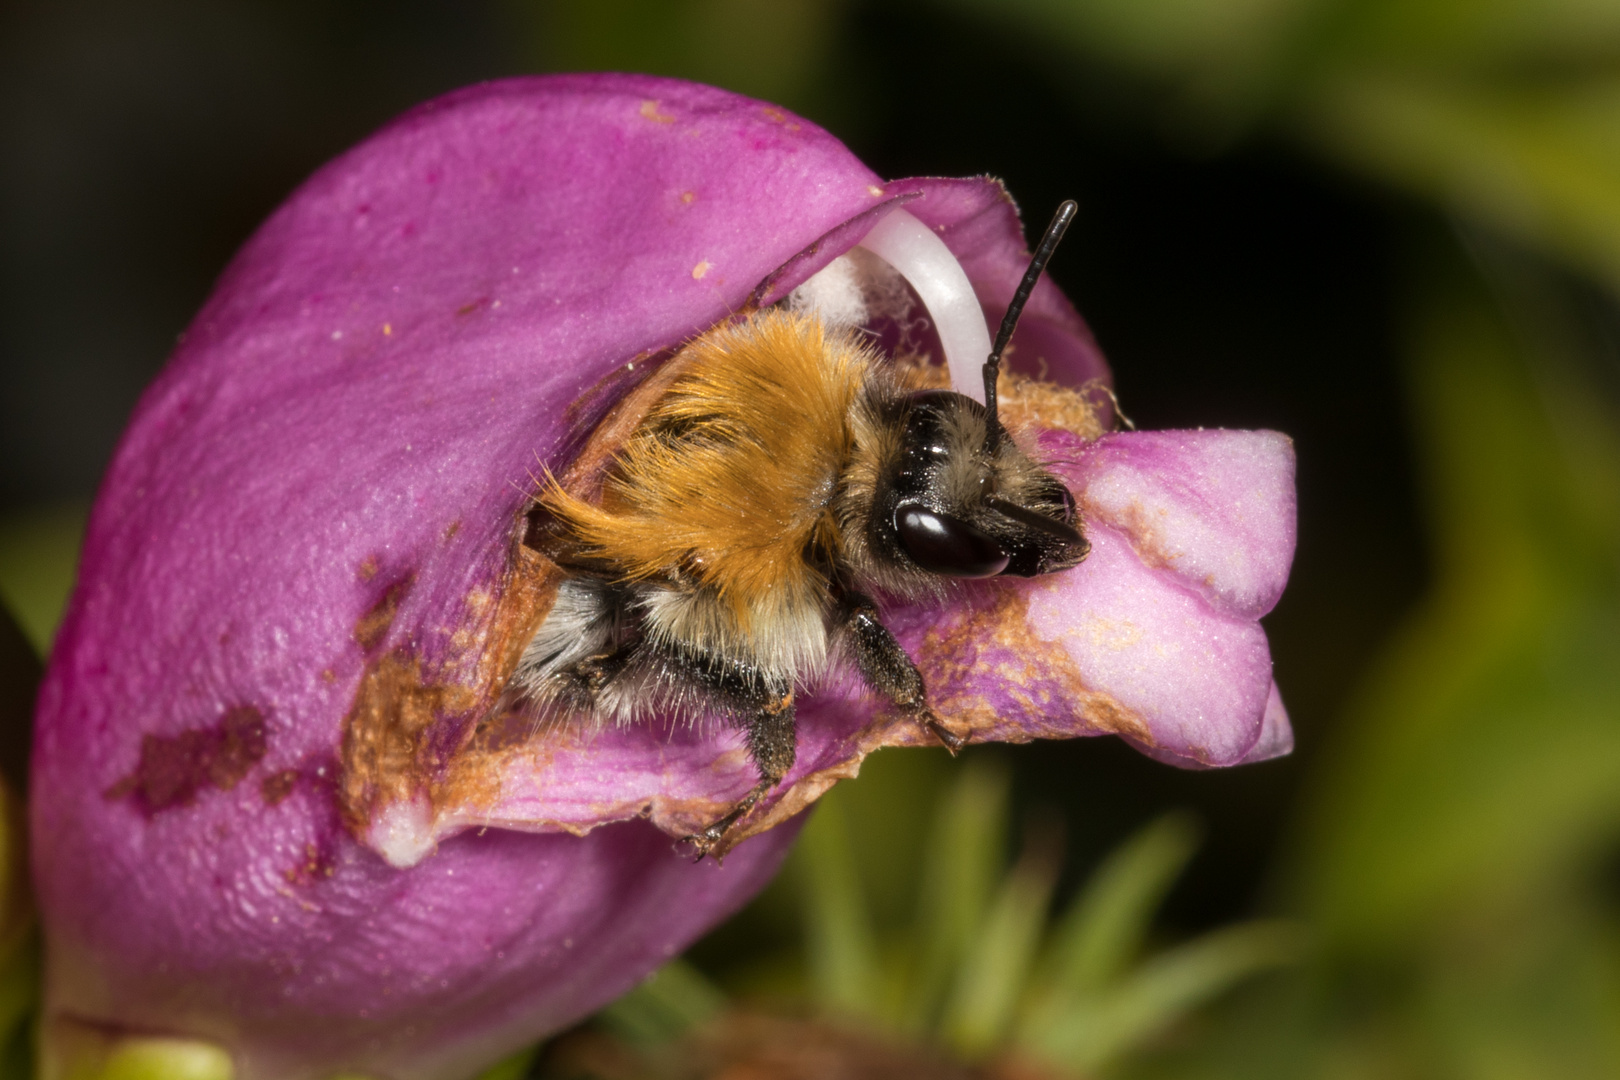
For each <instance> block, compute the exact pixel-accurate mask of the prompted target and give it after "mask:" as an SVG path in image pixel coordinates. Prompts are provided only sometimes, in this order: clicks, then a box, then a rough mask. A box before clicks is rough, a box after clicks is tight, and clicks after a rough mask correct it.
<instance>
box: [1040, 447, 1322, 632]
mask: <svg viewBox="0 0 1620 1080" xmlns="http://www.w3.org/2000/svg"><path fill="white" fill-rule="evenodd" d="M1049 445H1050V444H1049ZM1069 475H1071V476H1072V477H1073V479H1074V480H1075V482H1076V486H1077V487H1080V488H1084V490H1085V513H1086V520H1087V521H1088V522H1090V523H1092V524H1093V525H1107V526H1111V527H1113V528H1118V529H1123V530H1125V531H1126V532H1128V533H1129V534H1130V537H1131V544H1132V546H1133V547H1134V548H1135V549H1136V552H1137V555H1138V556H1139V557H1140V558H1141V559H1142V560H1143V562H1145V563H1147V564H1149V565H1152V566H1157V567H1162V568H1164V569H1166V570H1169V571H1171V572H1172V573H1173V574H1175V575H1176V577H1178V578H1179V579H1180V580H1181V581H1182V583H1183V584H1184V585H1186V586H1188V587H1191V588H1194V589H1197V590H1198V591H1200V592H1201V593H1203V594H1204V595H1205V597H1206V598H1207V599H1208V600H1209V601H1210V602H1211V603H1212V604H1214V605H1215V606H1216V607H1217V608H1219V609H1220V610H1222V611H1225V612H1229V613H1230V614H1233V615H1237V616H1242V617H1244V618H1249V619H1257V618H1259V617H1260V616H1262V615H1264V614H1266V613H1267V612H1268V611H1270V610H1271V609H1272V607H1274V606H1275V605H1276V603H1277V598H1278V597H1280V596H1281V595H1282V590H1283V586H1284V585H1285V584H1287V582H1288V569H1289V567H1290V565H1292V563H1293V561H1294V533H1295V515H1296V510H1295V505H1294V451H1293V444H1292V442H1291V441H1290V440H1289V438H1288V436H1286V435H1281V434H1278V433H1277V432H1275V431H1133V432H1129V433H1126V434H1120V435H1114V436H1111V437H1107V438H1103V439H1099V440H1097V442H1095V443H1093V444H1092V445H1091V446H1090V447H1087V448H1086V449H1085V451H1083V457H1082V464H1081V466H1080V468H1079V469H1078V470H1076V471H1074V472H1072V473H1070V474H1069Z"/></svg>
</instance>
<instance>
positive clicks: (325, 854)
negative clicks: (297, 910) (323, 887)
mask: <svg viewBox="0 0 1620 1080" xmlns="http://www.w3.org/2000/svg"><path fill="white" fill-rule="evenodd" d="M335 866H336V862H335V860H334V859H333V857H332V852H331V851H329V850H326V849H325V848H323V847H317V846H316V845H314V844H305V845H304V857H303V859H302V860H300V861H299V863H298V865H297V866H294V867H291V868H290V869H287V870H283V871H282V872H281V876H282V877H284V878H286V879H287V884H289V885H310V884H313V883H314V882H315V881H316V880H318V879H320V878H323V877H331V876H332V871H333V869H334V868H335Z"/></svg>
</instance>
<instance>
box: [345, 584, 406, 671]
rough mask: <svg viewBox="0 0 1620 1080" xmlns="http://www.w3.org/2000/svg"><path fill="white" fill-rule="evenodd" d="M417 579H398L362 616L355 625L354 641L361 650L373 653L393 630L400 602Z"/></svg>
mask: <svg viewBox="0 0 1620 1080" xmlns="http://www.w3.org/2000/svg"><path fill="white" fill-rule="evenodd" d="M415 580H416V579H415V578H414V577H413V576H406V577H402V578H399V579H397V580H396V581H394V583H393V584H391V585H389V586H388V588H386V589H384V590H383V594H382V596H381V597H380V598H379V599H378V600H377V602H376V603H375V604H373V605H371V609H370V610H369V611H367V612H366V613H365V614H364V615H362V616H360V621H359V622H357V623H355V624H354V640H355V641H357V642H359V643H360V648H361V649H362V650H364V651H365V652H371V651H372V650H373V649H375V648H376V647H377V646H378V645H381V644H382V643H383V639H384V638H386V637H387V636H388V631H389V630H390V629H392V628H393V625H394V616H395V614H397V613H398V611H399V605H400V601H402V600H404V599H405V596H406V594H407V593H409V592H410V591H411V585H412V583H413V582H414V581H415Z"/></svg>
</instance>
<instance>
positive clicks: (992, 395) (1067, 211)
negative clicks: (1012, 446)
mask: <svg viewBox="0 0 1620 1080" xmlns="http://www.w3.org/2000/svg"><path fill="white" fill-rule="evenodd" d="M1079 209H1080V207H1079V205H1078V204H1077V203H1076V202H1075V201H1074V200H1073V199H1064V200H1063V205H1062V206H1059V207H1058V208H1057V213H1056V214H1053V215H1052V224H1050V225H1048V226H1047V227H1046V235H1045V236H1043V237H1041V242H1040V245H1039V246H1038V247H1036V249H1035V254H1034V255H1033V256H1031V257H1030V260H1029V269H1028V270H1025V271H1024V280H1023V281H1020V282H1019V283H1018V291H1017V292H1015V293H1013V298H1012V303H1011V304H1008V305H1007V314H1005V315H1003V316H1002V317H1001V329H1000V330H997V331H996V343H995V345H994V346H992V347H991V349H990V358H989V359H988V360H986V361H985V362H984V409H985V412H986V413H988V414H989V432H988V439H987V442H988V443H989V445H990V447H992V448H994V447H995V446H996V444H997V443H999V442H1000V441H1001V418H1000V416H998V415H997V413H996V377H997V376H998V375H1000V374H1001V353H1002V351H1003V350H1004V349H1006V348H1007V342H1009V341H1011V340H1012V336H1013V330H1015V329H1016V328H1017V327H1018V317H1019V316H1020V315H1022V314H1023V313H1024V305H1025V304H1026V303H1028V302H1029V294H1030V293H1031V292H1032V291H1033V290H1034V288H1035V282H1036V281H1038V280H1039V279H1040V276H1041V271H1042V270H1045V269H1046V264H1047V262H1048V261H1049V260H1050V259H1051V258H1052V252H1054V251H1056V250H1057V246H1058V242H1059V241H1060V240H1062V239H1063V234H1064V233H1066V232H1068V231H1069V223H1070V222H1072V221H1073V220H1074V215H1075V213H1076V212H1077V211H1079Z"/></svg>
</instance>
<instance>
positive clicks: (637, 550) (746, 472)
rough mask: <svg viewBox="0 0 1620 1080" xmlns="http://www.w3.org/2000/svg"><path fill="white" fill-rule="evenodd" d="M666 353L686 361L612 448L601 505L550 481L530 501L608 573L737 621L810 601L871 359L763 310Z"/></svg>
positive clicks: (820, 330)
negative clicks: (694, 593) (687, 590)
mask: <svg viewBox="0 0 1620 1080" xmlns="http://www.w3.org/2000/svg"><path fill="white" fill-rule="evenodd" d="M671 363H676V364H680V365H682V367H683V368H684V370H682V371H681V373H680V374H679V375H678V376H677V377H676V379H675V381H674V382H673V383H672V385H671V387H670V389H669V390H668V392H667V393H666V394H665V395H664V397H663V398H662V399H661V400H660V401H659V402H658V403H657V404H656V405H655V406H654V407H653V408H652V410H651V411H650V412H649V413H648V415H647V417H646V418H645V419H644V420H643V421H642V422H641V424H640V425H639V426H638V427H637V429H636V430H635V432H634V433H633V434H632V435H631V437H630V439H629V441H628V443H627V444H626V445H625V447H624V449H623V450H622V451H621V452H620V453H619V455H618V460H617V462H616V464H615V467H614V472H613V473H612V475H611V476H610V477H609V478H608V481H607V484H606V486H605V488H604V490H603V494H602V500H601V504H600V505H592V504H590V503H588V502H585V501H584V500H582V499H579V498H576V497H574V496H572V495H569V494H567V493H566V492H564V491H562V489H561V488H559V487H557V486H556V485H554V484H553V485H552V486H551V487H550V488H549V489H548V490H547V491H546V492H545V493H544V495H543V496H542V500H541V501H542V502H543V503H544V505H545V506H546V507H547V509H548V510H550V511H551V512H552V513H553V514H555V515H556V516H557V518H558V519H559V521H560V522H561V523H563V524H564V526H565V527H566V528H567V529H568V531H569V532H570V534H571V535H572V538H573V540H574V541H575V542H576V543H578V544H579V545H580V553H581V554H582V555H584V556H585V557H587V558H589V559H591V560H592V561H594V562H597V563H599V564H603V565H604V568H605V569H606V570H607V572H609V573H611V574H613V575H615V576H617V577H619V578H620V579H622V580H649V579H665V578H673V579H674V580H676V581H685V582H688V583H690V585H694V586H699V587H703V588H706V589H710V590H713V592H714V593H715V594H716V595H717V596H718V598H719V599H720V601H721V602H722V604H723V606H724V607H725V608H726V609H728V610H729V611H730V613H731V615H732V618H733V619H734V620H735V623H736V629H737V630H741V631H744V632H746V631H747V629H748V628H749V627H750V626H751V625H752V624H753V623H754V622H755V621H756V620H757V619H760V618H766V619H768V618H771V617H773V616H775V615H778V614H783V613H786V612H787V611H788V610H790V609H794V608H800V609H802V607H803V606H804V605H807V604H809V605H816V606H818V607H819V606H820V604H821V603H822V597H823V596H824V595H825V590H826V582H825V580H824V579H823V574H822V570H821V569H819V568H818V566H817V563H818V562H819V563H822V564H825V563H826V562H828V561H830V560H831V559H832V558H834V557H836V554H837V550H838V545H839V542H840V541H839V537H838V529H837V525H836V523H835V522H834V520H833V517H832V514H831V512H830V510H829V508H828V506H829V501H830V500H831V499H832V497H833V495H834V493H835V490H836V488H837V485H838V482H839V477H840V473H841V471H842V470H843V468H844V467H845V464H846V462H847V461H848V458H849V456H850V454H851V451H852V443H853V436H852V433H851V425H850V413H851V408H852V406H853V405H854V403H855V402H856V399H857V398H858V396H859V395H860V393H861V391H862V388H863V386H864V385H865V384H866V381H867V379H868V377H869V374H870V372H871V370H872V368H873V365H874V363H875V357H874V356H873V355H872V354H871V353H870V352H868V351H867V350H866V349H864V348H862V347H860V346H859V345H857V344H855V343H854V342H852V341H850V340H849V339H847V338H845V337H843V336H842V335H838V334H829V333H828V331H827V330H826V329H825V328H824V327H823V326H822V324H821V323H820V321H819V320H817V319H815V318H813V317H809V316H805V315H797V314H793V313H790V312H783V311H767V312H762V313H760V314H758V315H756V316H754V317H752V318H750V319H748V320H746V321H743V322H738V323H733V324H727V325H723V326H720V327H717V328H715V329H713V330H711V331H709V332H708V333H705V334H704V335H702V336H701V337H699V338H697V339H696V340H694V341H692V342H691V343H690V344H688V345H687V346H686V347H685V349H683V350H682V352H681V354H680V355H678V356H677V357H676V358H675V359H674V360H672V361H671ZM817 552H820V553H822V557H821V558H820V559H816V557H815V555H816V553H817ZM813 560H814V561H813Z"/></svg>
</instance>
